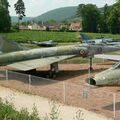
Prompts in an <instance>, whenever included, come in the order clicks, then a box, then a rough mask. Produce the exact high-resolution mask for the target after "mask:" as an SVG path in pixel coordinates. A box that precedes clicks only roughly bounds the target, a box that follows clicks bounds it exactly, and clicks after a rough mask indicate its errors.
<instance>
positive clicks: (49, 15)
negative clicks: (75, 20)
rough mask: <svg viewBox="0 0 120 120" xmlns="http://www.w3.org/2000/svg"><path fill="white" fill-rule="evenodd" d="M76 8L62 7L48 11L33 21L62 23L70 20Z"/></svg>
mask: <svg viewBox="0 0 120 120" xmlns="http://www.w3.org/2000/svg"><path fill="white" fill-rule="evenodd" d="M76 11H77V6H72V7H62V8H58V9H54V10H51V11H48V12H46V13H44V14H42V15H40V16H37V17H35V18H34V19H33V20H35V21H49V20H55V21H63V20H65V19H68V18H71V17H73V16H75V15H76Z"/></svg>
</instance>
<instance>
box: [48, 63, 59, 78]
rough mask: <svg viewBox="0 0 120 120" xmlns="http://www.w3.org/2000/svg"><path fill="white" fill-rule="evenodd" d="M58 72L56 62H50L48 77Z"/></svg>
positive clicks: (54, 75)
mask: <svg viewBox="0 0 120 120" xmlns="http://www.w3.org/2000/svg"><path fill="white" fill-rule="evenodd" d="M58 72H59V68H58V63H53V64H51V65H50V72H49V77H50V78H55V77H56V75H57V73H58Z"/></svg>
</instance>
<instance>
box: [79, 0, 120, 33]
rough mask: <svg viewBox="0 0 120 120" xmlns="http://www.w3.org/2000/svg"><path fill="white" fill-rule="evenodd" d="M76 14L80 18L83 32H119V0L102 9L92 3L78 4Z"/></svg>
mask: <svg viewBox="0 0 120 120" xmlns="http://www.w3.org/2000/svg"><path fill="white" fill-rule="evenodd" d="M77 16H78V17H81V18H82V27H83V31H84V32H102V33H108V32H110V33H113V34H116V33H120V0H117V1H116V3H115V4H113V5H112V6H108V5H107V4H106V5H105V6H104V7H103V8H102V9H98V8H97V6H96V5H93V4H86V5H85V4H80V5H79V6H78V9H77Z"/></svg>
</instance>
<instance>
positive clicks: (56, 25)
mask: <svg viewBox="0 0 120 120" xmlns="http://www.w3.org/2000/svg"><path fill="white" fill-rule="evenodd" d="M45 26H46V29H48V30H53V31H58V30H60V26H61V23H56V22H55V23H45Z"/></svg>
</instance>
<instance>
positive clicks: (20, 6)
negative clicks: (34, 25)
mask: <svg viewBox="0 0 120 120" xmlns="http://www.w3.org/2000/svg"><path fill="white" fill-rule="evenodd" d="M14 7H15V11H16V14H18V30H19V24H20V20H22V18H23V17H24V16H25V5H24V2H23V1H22V0H18V1H17V3H16V4H14Z"/></svg>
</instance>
